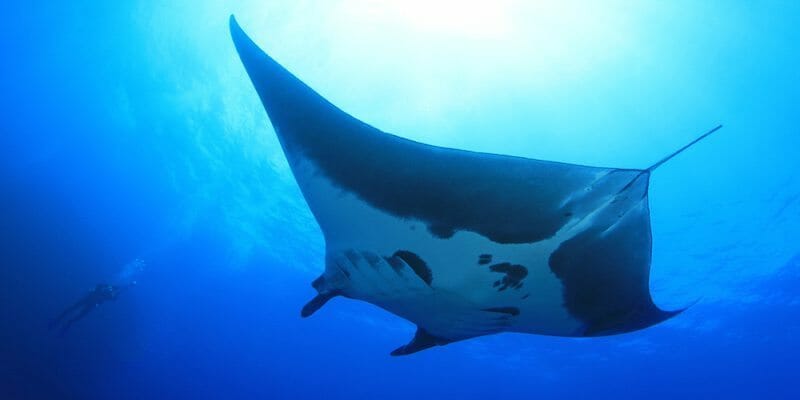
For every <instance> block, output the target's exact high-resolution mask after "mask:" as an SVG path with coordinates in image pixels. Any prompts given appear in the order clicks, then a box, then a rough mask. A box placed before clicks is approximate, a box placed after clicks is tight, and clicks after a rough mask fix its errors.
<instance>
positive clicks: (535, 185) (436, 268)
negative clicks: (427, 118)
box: [231, 17, 721, 355]
mask: <svg viewBox="0 0 800 400" xmlns="http://www.w3.org/2000/svg"><path fill="white" fill-rule="evenodd" d="M231 33H232V36H233V41H234V43H235V45H236V49H237V51H238V53H239V56H240V57H241V60H242V63H243V64H244V66H245V69H246V70H247V73H248V74H249V76H250V79H251V80H252V82H253V85H254V86H255V89H256V91H257V92H258V95H259V96H260V98H261V102H262V103H263V105H264V108H265V109H266V111H267V114H268V115H269V118H270V121H271V122H272V125H273V127H274V128H275V131H276V133H277V135H278V138H279V139H280V143H281V146H282V147H283V150H284V153H285V154H286V158H287V159H288V161H289V164H290V166H291V168H292V172H293V173H294V175H295V178H296V179H297V183H298V185H299V186H300V189H301V190H302V192H303V195H304V197H305V199H306V201H307V203H308V205H309V207H310V209H311V211H312V213H313V214H314V216H315V218H316V219H317V221H318V223H319V226H320V228H321V229H322V232H323V234H324V236H325V242H326V257H325V272H324V273H323V274H322V276H320V277H319V278H318V279H316V280H315V281H314V282H313V284H312V285H313V287H314V288H315V289H316V290H317V292H318V293H319V294H318V295H317V297H315V298H314V299H312V300H311V301H310V302H309V303H308V304H306V306H305V307H303V310H302V313H301V315H303V316H309V315H311V314H312V313H314V312H315V311H316V310H318V309H319V308H320V307H322V306H323V305H324V304H325V302H327V301H328V300H330V299H331V298H333V297H336V296H345V297H349V298H353V299H359V300H364V301H367V302H369V303H372V304H375V305H377V306H379V307H381V308H383V309H385V310H387V311H389V312H392V313H394V314H396V315H398V316H401V317H403V318H406V319H408V320H409V321H412V322H414V323H416V324H417V333H416V334H415V335H414V338H413V339H412V340H411V342H409V343H408V344H407V345H405V346H402V347H400V348H398V349H397V350H395V351H394V352H392V355H404V354H410V353H414V352H417V351H420V350H423V349H426V348H429V347H432V346H436V345H443V344H447V343H451V342H455V341H459V340H464V339H469V338H472V337H477V336H482V335H489V334H493V333H498V332H505V331H513V332H527V333H538V334H544V335H558V336H599V335H610V334H617V333H623V332H629V331H633V330H637V329H642V328H645V327H648V326H651V325H654V324H656V323H659V322H661V321H664V320H666V319H668V318H670V317H671V316H673V315H675V314H677V313H679V312H680V311H663V310H660V309H659V308H658V307H656V305H655V304H653V301H652V299H651V296H650V290H649V273H650V257H651V242H652V239H651V233H650V215H649V209H648V199H647V191H648V183H649V179H650V173H651V172H652V171H653V170H654V169H655V168H657V167H658V166H660V165H661V164H663V163H664V162H666V161H667V160H669V159H670V158H671V157H673V156H675V155H676V154H678V153H680V152H681V151H683V150H685V149H686V148H688V147H689V146H691V145H692V144H694V143H696V142H697V141H699V140H701V139H702V138H704V137H706V136H708V135H709V134H711V133H712V132H714V131H716V130H717V129H719V128H720V127H721V126H718V127H716V128H714V129H712V130H711V131H709V132H708V133H706V134H705V135H703V136H701V137H700V138H698V139H697V140H695V141H693V142H692V143H690V144H688V145H686V146H684V147H683V148H681V149H680V150H678V151H676V152H675V153H673V154H672V155H670V156H668V157H666V158H664V159H663V160H661V161H659V162H658V163H656V164H654V165H653V166H651V167H650V168H647V169H643V170H637V169H615V168H595V167H587V166H581V165H570V164H564V163H557V162H548V161H540V160H532V159H526V158H520V157H510V156H503V155H495V154H485V153H475V152H469V151H462V150H456V149H448V148H442V147H435V146H430V145H426V144H422V143H417V142H414V141H411V140H407V139H403V138H400V137H397V136H393V135H390V134H387V133H384V132H382V131H380V130H378V129H375V128H373V127H371V126H369V125H367V124H365V123H363V122H361V121H359V120H357V119H355V118H353V117H352V116H350V115H348V114H347V113H345V112H343V111H342V110H340V109H338V108H337V107H336V106H334V105H333V104H331V103H329V102H328V101H327V100H325V99H324V98H322V97H321V96H319V95H318V94H317V93H316V92H314V91H313V90H312V89H311V88H309V87H308V86H306V85H305V84H304V83H303V82H301V81H300V80H298V79H297V78H295V77H294V76H293V75H292V74H291V73H289V72H288V71H287V70H285V69H284V68H283V67H281V66H280V65H279V64H278V63H276V62H275V61H274V60H273V59H272V58H270V57H269V56H268V55H267V54H265V53H264V52H263V51H262V50H261V49H260V48H259V47H258V46H257V45H256V44H255V43H253V42H252V41H251V40H250V38H249V37H248V36H247V35H246V34H245V33H244V32H243V31H242V30H241V28H240V27H239V25H238V24H237V23H236V21H235V20H234V19H233V17H231ZM418 226H424V227H425V228H427V229H417V227H418Z"/></svg>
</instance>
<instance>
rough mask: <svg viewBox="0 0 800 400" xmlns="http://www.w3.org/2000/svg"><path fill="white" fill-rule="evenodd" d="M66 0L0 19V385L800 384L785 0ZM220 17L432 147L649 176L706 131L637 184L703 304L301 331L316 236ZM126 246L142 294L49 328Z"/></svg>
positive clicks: (666, 299) (612, 393) (374, 388)
mask: <svg viewBox="0 0 800 400" xmlns="http://www.w3.org/2000/svg"><path fill="white" fill-rule="evenodd" d="M67 3H68V4H61V3H58V4H46V3H42V4H38V5H24V6H23V5H19V4H16V5H14V4H10V5H4V12H3V13H2V16H0V18H1V19H2V24H0V33H1V35H0V46H2V47H1V48H0V50H2V57H1V58H0V59H1V60H2V61H0V85H1V86H0V93H1V94H0V96H2V97H0V102H1V104H0V105H1V106H2V108H0V110H2V111H1V112H2V114H1V116H2V118H0V190H1V192H0V398H3V399H6V398H9V399H17V398H20V399H27V398H53V399H55V398H59V399H60V398H79V399H106V398H112V397H113V398H117V399H142V398H259V397H260V398H368V397H369V398H374V397H378V396H379V397H380V398H383V399H394V398H397V399H407V398H456V397H458V398H462V399H472V398H476V399H477V398H486V397H488V396H493V397H496V398H502V397H508V398H533V397H536V398H548V397H555V396H565V395H566V396H571V397H589V396H591V397H593V398H675V397H683V398H721V397H726V398H764V397H769V398H798V397H800V393H798V389H797V388H796V385H795V383H796V381H797V378H798V372H797V365H798V361H800V360H799V358H800V344H798V343H799V342H798V340H797V337H798V335H800V318H798V317H800V298H798V294H797V292H798V289H800V240H798V234H800V178H798V176H797V171H798V170H800V130H799V129H798V127H797V124H796V120H797V109H798V106H797V105H798V104H800V84H799V83H798V82H800V72H798V71H800V68H798V54H800V52H799V51H798V43H800V27H798V26H797V24H796V21H797V19H798V18H800V10H799V9H798V6H797V4H796V3H795V2H761V3H760V4H759V5H758V6H755V5H754V6H748V5H743V4H731V2H704V3H703V4H702V5H698V4H696V2H688V1H687V2H672V3H670V4H669V5H664V4H659V3H655V2H654V3H647V2H636V3H632V4H631V3H626V2H609V3H607V4H606V5H605V6H604V7H603V8H599V7H598V6H597V5H596V4H592V3H589V2H586V3H581V2H548V3H542V6H541V8H537V7H538V5H539V4H540V3H539V2H519V3H524V4H536V5H537V6H536V7H533V8H531V6H523V5H520V4H517V3H513V2H498V3H497V4H498V5H496V6H493V5H484V6H482V7H488V8H487V9H485V10H481V9H480V7H478V6H475V5H463V4H461V5H456V3H451V4H445V5H443V6H441V5H440V6H436V7H427V6H421V5H416V3H413V2H411V3H408V4H411V5H408V6H405V5H399V6H398V5H393V6H391V7H389V6H386V7H388V11H387V10H384V9H382V7H384V6H381V5H374V4H373V5H369V3H368V2H360V1H355V0H352V1H339V2H326V3H325V5H324V6H322V5H319V4H318V3H316V2H248V1H240V2H232V3H231V4H228V3H224V2H222V3H211V2H180V1H178V2H171V3H166V2H149V1H139V2H90V1H73V2H67ZM412 3H413V4H412ZM562 3H563V4H562ZM741 3H744V2H741ZM403 4H405V3H403ZM459 4H460V3H459ZM564 4H566V5H564ZM448 7H449V8H448ZM476 7H477V8H476ZM493 7H494V8H493ZM495 8H497V9H501V10H500V11H497V10H495ZM443 9H444V10H445V11H446V13H444V14H442V10H443ZM464 10H467V11H470V10H471V12H472V13H471V14H470V13H469V12H467V11H464ZM475 10H477V11H475ZM401 11H402V12H401ZM434 12H439V13H440V14H434ZM495 12H497V13H499V15H500V14H501V15H500V16H497V15H495ZM231 13H236V14H237V16H238V18H239V20H240V22H241V23H242V25H243V27H244V28H245V29H246V30H247V31H248V32H250V33H251V35H252V36H253V38H254V39H255V40H256V41H257V42H259V43H261V44H263V46H264V48H265V49H267V50H268V51H270V52H271V53H272V54H273V55H274V56H275V57H276V58H277V59H278V60H281V61H283V62H285V63H286V64H287V66H288V67H289V68H290V69H292V70H293V71H295V72H297V74H298V75H299V76H300V77H301V78H303V79H306V80H307V81H308V82H309V83H310V84H312V86H314V87H316V88H318V89H319V90H320V91H321V92H322V93H323V94H324V95H326V96H328V97H329V98H331V100H332V101H333V102H334V103H337V104H340V105H341V106H342V107H343V108H344V109H346V110H348V111H350V112H352V113H353V114H354V115H356V116H358V117H360V118H363V119H364V120H366V121H367V122H370V123H372V124H375V125H376V126H379V127H381V128H384V129H387V130H390V131H393V132H397V133H398V134H400V135H403V136H406V137H410V138H414V139H417V140H422V141H425V142H430V143H434V144H440V145H447V146H451V147H459V148H467V149H472V150H483V151H493V152H500V153H512V154H516V155H521V156H527V157H534V158H543V159H550V160H557V161H567V162H576V163H585V164H592V165H609V166H618V167H644V166H646V165H649V164H650V163H652V162H654V161H655V160H657V159H659V158H660V157H661V156H663V155H664V154H667V153H668V152H669V151H671V150H673V149H675V148H677V147H679V146H681V145H683V144H684V143H686V142H688V141H690V140H691V139H692V138H693V137H694V136H696V135H698V134H699V133H701V132H703V131H705V130H706V129H708V128H710V127H712V126H714V125H715V124H717V123H724V124H725V125H726V127H725V128H724V129H723V130H722V131H720V132H719V133H717V134H715V135H714V136H712V137H710V138H709V139H708V140H707V141H705V142H703V143H701V144H699V145H697V146H696V147H695V148H693V149H691V150H690V151H688V152H686V153H685V154H682V155H681V156H680V157H679V158H677V159H675V160H673V161H671V162H670V163H669V164H666V165H665V166H663V167H662V168H661V169H659V170H658V172H656V174H655V175H654V176H653V184H652V188H651V202H652V204H651V208H652V218H653V230H654V261H653V280H652V285H651V286H652V288H653V291H654V296H655V298H656V301H657V302H658V303H660V304H662V305H664V306H665V307H666V308H675V307H678V306H681V305H685V304H688V303H690V302H691V301H693V300H694V299H696V298H702V300H701V301H700V303H698V304H697V305H695V306H694V307H693V308H691V309H690V310H689V311H687V312H685V313H684V314H683V315H681V316H680V317H678V318H676V319H674V320H672V321H669V322H667V323H665V324H663V325H661V326H657V327H654V328H651V329H648V330H645V331H641V332H636V333H632V334H628V335H623V336H619V337H611V338H599V339H564V338H550V337H539V336H533V335H518V334H513V335H512V334H504V335H497V336H492V337H486V338H480V339H475V340H470V341H467V342H462V343H457V344H453V345H450V346H446V347H442V348H436V349H433V350H430V351H425V352H422V353H419V354H417V355H414V356H411V357H405V358H390V357H389V356H388V352H389V351H390V350H392V349H394V348H396V347H397V346H399V345H400V344H403V343H405V342H406V341H407V340H408V339H409V338H410V337H411V335H412V334H413V326H412V325H411V324H410V323H407V322H406V321H403V320H400V319H398V318H396V317H394V316H392V315H389V314H387V313H385V312H383V311H381V310H379V309H377V308H375V307H372V306H371V305H368V304H364V303H357V302H354V301H350V300H344V299H336V300H334V301H332V302H331V303H330V304H329V305H327V306H326V307H325V309H323V310H322V311H321V312H319V313H317V314H315V315H314V317H313V318H310V319H307V320H301V319H300V318H299V309H300V307H301V306H302V305H303V304H304V303H305V302H306V301H307V300H308V299H310V298H311V296H312V295H313V291H312V289H311V288H310V286H309V282H310V281H311V280H312V279H313V278H314V277H316V275H317V274H319V273H320V272H321V270H322V263H321V260H322V253H323V250H322V249H323V244H322V241H321V236H320V233H319V232H318V230H317V228H316V225H315V224H314V221H313V219H312V217H311V215H310V213H309V212H308V210H307V209H306V208H305V205H304V203H303V201H302V198H301V196H300V194H299V191H298V190H297V188H296V186H295V184H294V182H293V179H292V177H291V174H290V173H289V171H288V168H287V166H286V164H285V161H284V160H283V158H282V155H281V153H280V149H279V147H278V145H277V142H276V140H275V138H274V133H273V132H272V131H271V128H270V126H269V124H268V122H267V120H266V116H265V115H264V113H263V111H262V110H261V108H260V104H259V103H258V100H257V98H256V96H255V93H254V92H253V90H252V88H251V87H250V84H249V82H248V81H247V78H246V76H245V75H244V71H243V69H242V67H241V65H239V63H238V60H237V58H236V55H235V53H234V51H233V46H232V44H231V43H230V39H229V36H228V33H227V27H226V23H227V18H228V15H229V14H231ZM475 15H479V16H480V17H479V18H476V17H475ZM445 17H447V18H445ZM505 18H511V19H510V20H508V21H507V20H506V19H505ZM495 20H497V21H495ZM439 21H441V23H439ZM454 21H455V22H454ZM459 21H461V22H459ZM476 21H477V22H476ZM487 21H489V22H491V21H495V22H493V24H494V25H492V24H489V22H487ZM498 21H499V22H498ZM548 21H550V23H549V24H548ZM462 22H463V23H462ZM512 22H513V24H512ZM579 23H580V24H579ZM512 25H513V26H512ZM509 26H511V27H509ZM543 38H544V39H543ZM135 258H143V259H144V260H145V261H146V262H147V264H148V266H147V269H146V270H145V272H144V273H143V274H142V275H141V276H140V279H139V285H138V286H137V287H136V288H135V290H131V291H130V292H127V293H125V294H124V296H122V297H121V298H120V299H119V300H118V301H117V302H115V303H113V304H108V305H107V306H103V307H101V308H99V309H98V310H97V311H96V312H94V313H93V314H92V315H90V316H89V317H88V318H87V319H86V320H84V321H81V322H80V323H79V324H77V325H76V326H75V327H74V328H73V329H72V331H70V332H69V334H68V335H66V336H65V337H63V338H60V337H58V335H55V334H53V333H52V332H48V330H47V329H46V326H47V322H48V320H49V319H50V318H52V317H53V316H54V315H56V314H57V313H58V312H59V311H60V310H61V309H62V308H63V307H64V306H66V305H67V304H69V303H70V302H72V301H73V300H74V299H75V298H77V297H79V296H81V295H82V294H83V293H84V292H85V291H86V290H88V289H89V288H91V287H93V286H94V284H95V283H97V282H102V281H108V280H113V278H114V277H115V275H117V274H119V273H120V270H121V269H122V266H123V265H125V264H126V263H128V262H130V261H131V260H133V259H135Z"/></svg>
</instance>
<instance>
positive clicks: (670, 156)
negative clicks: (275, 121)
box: [646, 125, 722, 172]
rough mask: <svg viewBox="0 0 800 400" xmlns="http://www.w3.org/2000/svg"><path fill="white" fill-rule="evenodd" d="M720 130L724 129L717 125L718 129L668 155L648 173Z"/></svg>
mask: <svg viewBox="0 0 800 400" xmlns="http://www.w3.org/2000/svg"><path fill="white" fill-rule="evenodd" d="M720 128H722V125H717V126H716V127H714V129H711V130H710V131H708V132H706V133H704V134H702V135H701V136H700V137H699V138H697V139H695V140H692V141H691V142H690V143H689V144H687V145H686V146H683V147H681V148H680V149H678V150H677V151H676V152H674V153H672V154H670V155H668V156H666V157H664V158H662V159H661V161H659V162H657V163H655V164H653V165H651V166H650V167H649V168H647V169H646V171H647V172H653V171H654V170H655V169H656V168H658V167H660V166H661V164H664V163H665V162H667V161H669V160H670V159H672V157H675V156H677V155H678V154H680V153H681V152H682V151H684V150H686V149H688V148H689V147H691V146H692V145H693V144H695V143H697V142H699V141H701V140H703V139H705V138H706V136H708V135H710V134H712V133H714V132H716V131H718V130H720Z"/></svg>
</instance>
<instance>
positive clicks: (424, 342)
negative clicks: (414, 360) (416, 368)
mask: <svg viewBox="0 0 800 400" xmlns="http://www.w3.org/2000/svg"><path fill="white" fill-rule="evenodd" d="M450 342H451V341H450V340H447V339H443V338H440V337H436V336H433V335H431V334H430V333H428V331H426V330H425V329H423V328H420V327H417V333H415V334H414V338H413V339H411V341H410V342H408V344H406V345H404V346H400V347H398V348H397V349H395V350H394V351H393V352H391V355H393V356H407V355H409V354H413V353H416V352H418V351H422V350H425V349H429V348H431V347H433V346H441V345H444V344H448V343H450Z"/></svg>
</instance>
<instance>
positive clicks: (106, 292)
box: [50, 283, 135, 335]
mask: <svg viewBox="0 0 800 400" xmlns="http://www.w3.org/2000/svg"><path fill="white" fill-rule="evenodd" d="M133 284H135V283H133ZM133 284H131V285H133ZM131 285H126V286H115V285H109V284H105V283H101V284H98V285H97V286H95V288H94V289H93V290H92V291H90V292H89V293H87V294H86V295H85V296H83V297H82V298H80V299H79V300H78V301H76V302H75V304H73V305H71V306H69V307H67V309H66V310H64V312H62V313H61V314H60V315H59V316H58V317H56V319H54V320H53V321H52V322H51V323H50V328H51V329H53V328H56V327H57V326H59V325H60V326H61V334H62V335H63V334H64V333H66V332H67V330H68V329H69V328H70V327H71V326H72V324H74V323H75V322H77V321H78V320H80V319H82V318H83V317H85V316H86V314H89V312H91V311H92V310H94V309H95V308H96V307H97V306H99V305H100V304H103V303H105V302H107V301H109V300H116V299H117V296H119V294H120V293H121V292H122V291H123V290H125V289H127V288H128V287H130V286H131ZM69 315H73V316H72V318H70V319H68V320H66V321H64V319H65V318H67V316H69Z"/></svg>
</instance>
